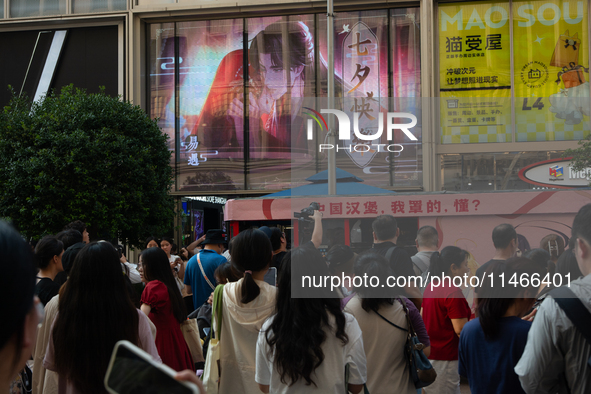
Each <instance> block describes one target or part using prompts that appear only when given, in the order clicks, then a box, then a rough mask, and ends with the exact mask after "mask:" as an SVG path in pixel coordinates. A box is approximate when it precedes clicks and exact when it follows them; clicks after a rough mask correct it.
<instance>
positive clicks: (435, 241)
mask: <svg viewBox="0 0 591 394" xmlns="http://www.w3.org/2000/svg"><path fill="white" fill-rule="evenodd" d="M415 243H416V246H417V254H415V255H414V256H412V257H411V258H410V259H411V260H412V264H413V270H414V271H415V274H416V275H423V274H424V273H425V272H427V271H429V266H430V265H431V255H432V254H433V253H434V252H437V251H438V250H439V248H438V245H439V234H438V233H437V230H436V229H435V227H433V226H423V227H421V228H420V229H419V231H417V238H416V239H415Z"/></svg>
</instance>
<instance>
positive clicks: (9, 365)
mask: <svg viewBox="0 0 591 394" xmlns="http://www.w3.org/2000/svg"><path fill="white" fill-rule="evenodd" d="M0 270H1V271H2V275H1V276H0V294H1V295H2V299H3V300H4V302H2V304H1V306H0V314H1V315H2V324H0V387H1V389H0V392H4V393H6V392H10V393H16V392H19V393H20V392H23V393H24V392H26V391H25V387H24V386H25V380H26V378H25V376H27V375H26V372H25V371H24V370H23V368H24V367H25V364H26V363H27V360H28V359H30V358H31V353H32V352H33V348H34V347H35V337H36V329H37V325H38V324H40V323H41V322H42V321H43V307H41V303H40V302H39V299H38V298H37V297H36V296H35V265H34V262H33V254H32V253H31V248H30V247H29V245H28V244H27V243H26V242H25V241H24V240H23V238H22V237H21V235H20V234H19V233H18V232H17V231H16V230H15V229H14V228H12V226H11V225H9V224H8V223H6V222H5V221H0ZM9 390H10V391H9Z"/></svg>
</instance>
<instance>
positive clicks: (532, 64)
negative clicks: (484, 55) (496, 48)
mask: <svg viewBox="0 0 591 394" xmlns="http://www.w3.org/2000/svg"><path fill="white" fill-rule="evenodd" d="M588 29H589V27H588V15H587V2H586V1H576V0H571V1H526V2H514V3H513V34H514V37H515V40H514V49H515V51H514V55H513V56H514V70H515V71H514V84H515V121H516V138H517V141H560V140H573V139H582V138H584V136H585V135H587V134H588V132H589V110H590V101H589V49H588V48H589V41H588Z"/></svg>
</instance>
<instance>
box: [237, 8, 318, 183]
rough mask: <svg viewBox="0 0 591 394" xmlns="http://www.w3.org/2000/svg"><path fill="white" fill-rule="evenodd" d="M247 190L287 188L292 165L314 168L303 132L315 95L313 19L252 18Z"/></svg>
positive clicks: (290, 17)
mask: <svg viewBox="0 0 591 394" xmlns="http://www.w3.org/2000/svg"><path fill="white" fill-rule="evenodd" d="M247 23H248V40H249V50H248V57H249V59H248V60H249V64H250V68H249V79H248V97H247V101H248V115H249V146H250V149H249V161H248V185H249V189H281V188H288V187H289V184H290V181H291V171H290V170H291V168H292V162H294V161H297V162H298V164H299V166H300V169H303V168H315V162H314V150H313V149H312V150H308V141H307V139H306V134H305V131H304V126H305V119H304V116H303V114H302V111H303V110H304V108H303V106H304V104H303V103H304V100H303V99H304V97H314V96H315V95H316V75H315V69H314V65H315V54H316V51H315V43H314V16H313V15H297V16H289V17H288V16H284V17H267V18H251V19H248V20H247Z"/></svg>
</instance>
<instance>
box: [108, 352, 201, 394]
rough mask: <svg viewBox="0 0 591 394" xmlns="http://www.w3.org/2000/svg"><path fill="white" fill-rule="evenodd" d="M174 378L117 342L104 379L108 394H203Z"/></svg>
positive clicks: (161, 366) (145, 356) (165, 368)
mask: <svg viewBox="0 0 591 394" xmlns="http://www.w3.org/2000/svg"><path fill="white" fill-rule="evenodd" d="M176 374H177V372H176V371H175V370H173V369H172V368H170V367H168V366H166V365H164V364H159V363H157V362H155V361H154V360H153V359H152V356H150V355H149V354H148V353H146V352H144V351H143V350H142V349H140V348H139V347H137V346H135V345H133V344H132V343H131V342H129V341H119V342H117V343H116V344H115V348H114V349H113V354H112V355H111V361H110V362H109V367H108V369H107V374H106V375H105V388H106V389H107V391H108V392H109V393H111V394H136V393H137V394H140V393H142V394H152V393H153V394H160V393H170V394H204V393H201V391H200V390H199V388H198V387H197V386H196V385H194V384H192V383H188V382H181V381H178V380H176V379H175V378H174V376H175V375H176Z"/></svg>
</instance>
